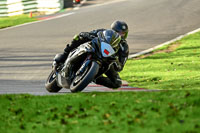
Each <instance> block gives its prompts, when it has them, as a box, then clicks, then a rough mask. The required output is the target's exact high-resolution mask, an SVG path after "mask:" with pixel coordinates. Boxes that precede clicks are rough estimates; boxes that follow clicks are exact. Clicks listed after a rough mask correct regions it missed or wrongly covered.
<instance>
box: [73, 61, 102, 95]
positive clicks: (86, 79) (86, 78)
mask: <svg viewBox="0 0 200 133" xmlns="http://www.w3.org/2000/svg"><path fill="white" fill-rule="evenodd" d="M98 71H99V64H97V63H96V62H95V61H92V62H91V63H90V64H89V65H88V66H87V68H86V70H85V71H84V72H83V74H82V75H81V76H80V77H75V78H74V80H73V81H72V83H71V85H70V90H71V92H80V91H82V90H83V89H84V88H85V87H86V86H87V85H88V84H89V83H90V82H91V81H92V80H93V79H94V77H95V76H96V74H97V73H98Z"/></svg>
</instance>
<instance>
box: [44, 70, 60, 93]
mask: <svg viewBox="0 0 200 133" xmlns="http://www.w3.org/2000/svg"><path fill="white" fill-rule="evenodd" d="M45 88H46V89H47V91H48V92H59V91H60V90H61V89H62V88H61V87H59V86H58V85H57V82H56V75H55V72H54V71H52V72H51V73H50V74H49V77H48V78H47V80H46V82H45Z"/></svg>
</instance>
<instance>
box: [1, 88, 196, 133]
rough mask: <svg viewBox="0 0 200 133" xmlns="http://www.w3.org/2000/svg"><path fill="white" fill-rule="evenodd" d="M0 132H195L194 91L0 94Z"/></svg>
mask: <svg viewBox="0 0 200 133" xmlns="http://www.w3.org/2000/svg"><path fill="white" fill-rule="evenodd" d="M0 101H1V103H0V108H1V111H0V131H1V132H2V133H13V132H20V133H22V132H24V133H33V132H39V133H43V132H44V133H45V132H49V133H55V132H56V133H66V132H67V133H79V132H82V133H94V132H96V133H103V132H108V133H122V132H123V133H129V132H135V133H147V132H148V133H156V132H163V133H169V132H170V133H177V132H178V133H199V132H200V118H199V116H200V111H199V110H200V91H198V90H193V91H191V90H190V91H165V92H152V93H149V92H116V93H97V92H96V93H78V94H67V95H57V96H31V95H0Z"/></svg>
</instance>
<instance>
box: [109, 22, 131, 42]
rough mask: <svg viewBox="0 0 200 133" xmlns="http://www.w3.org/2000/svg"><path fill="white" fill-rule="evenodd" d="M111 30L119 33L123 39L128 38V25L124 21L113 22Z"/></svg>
mask: <svg viewBox="0 0 200 133" xmlns="http://www.w3.org/2000/svg"><path fill="white" fill-rule="evenodd" d="M111 29H112V30H114V31H116V32H117V33H119V34H120V36H121V37H122V38H123V39H126V38H127V36H128V25H127V24H126V23H125V22H124V21H114V22H113V23H112V24H111Z"/></svg>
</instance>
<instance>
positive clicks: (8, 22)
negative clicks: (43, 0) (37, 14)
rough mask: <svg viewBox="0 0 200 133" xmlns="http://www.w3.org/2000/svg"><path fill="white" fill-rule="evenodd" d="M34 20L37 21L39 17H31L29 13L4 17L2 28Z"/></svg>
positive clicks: (1, 19)
mask: <svg viewBox="0 0 200 133" xmlns="http://www.w3.org/2000/svg"><path fill="white" fill-rule="evenodd" d="M33 21H37V19H36V18H30V17H29V16H28V15H19V16H12V17H3V18H0V29H2V28H7V27H11V26H15V25H19V24H24V23H28V22H33Z"/></svg>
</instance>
